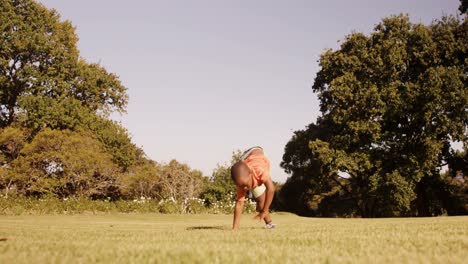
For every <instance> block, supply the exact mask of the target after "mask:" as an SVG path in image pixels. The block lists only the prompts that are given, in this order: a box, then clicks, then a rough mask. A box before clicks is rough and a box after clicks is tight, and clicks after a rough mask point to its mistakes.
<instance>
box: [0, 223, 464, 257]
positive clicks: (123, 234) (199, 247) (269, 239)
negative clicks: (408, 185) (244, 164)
mask: <svg viewBox="0 0 468 264" xmlns="http://www.w3.org/2000/svg"><path fill="white" fill-rule="evenodd" d="M242 220H243V221H242V229H241V230H239V231H238V232H232V231H230V230H229V227H230V223H231V216H227V215H151V214H127V215H124V214H120V215H117V214H116V215H74V216H66V215H58V216H1V217H0V240H5V239H6V241H0V263H44V262H47V263H58V262H60V263H61V262H64V263H70V262H72V263H76V262H82V263H89V262H108V263H110V262H112V263H129V262H134V263H147V262H157V263H169V262H170V263H174V262H176V263H180V262H183V263H216V262H218V263H233V262H234V263H239V262H241V261H247V263H251V262H252V260H255V261H259V262H260V263H312V262H332V263H336V262H350V261H351V262H360V263H362V262H368V263H382V262H394V263H395V262H398V263H429V262H432V263H462V262H464V261H465V260H466V258H468V217H438V218H400V219H397V218H394V219H317V218H300V217H297V216H294V215H289V214H280V215H278V214H276V215H274V221H275V222H276V223H277V224H278V228H277V229H276V230H265V229H263V225H261V224H260V223H258V222H256V221H254V220H251V216H250V215H244V216H243V219H242ZM465 263H466V262H465Z"/></svg>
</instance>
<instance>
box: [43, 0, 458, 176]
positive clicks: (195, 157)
mask: <svg viewBox="0 0 468 264" xmlns="http://www.w3.org/2000/svg"><path fill="white" fill-rule="evenodd" d="M39 2H41V3H43V4H45V5H46V6H47V7H50V8H55V9H57V10H58V11H59V13H60V14H61V15H62V18H63V19H68V20H71V21H72V23H73V25H75V26H76V27H77V34H78V36H79V38H80V41H79V43H78V46H79V49H80V51H81V56H82V57H83V58H85V59H86V60H88V61H90V62H100V63H101V65H103V66H105V67H106V69H108V70H109V71H111V72H114V73H116V74H117V75H119V76H120V79H121V80H122V82H123V84H124V85H125V86H127V87H128V89H129V90H128V94H129V96H130V103H129V105H128V114H126V115H123V116H117V117H116V119H117V120H120V121H122V123H123V124H124V126H125V127H127V128H128V130H129V131H130V133H131V135H132V136H133V141H134V142H135V143H136V144H137V145H139V146H143V149H144V150H145V152H146V153H147V154H148V156H149V157H151V158H152V159H154V160H156V161H160V162H167V161H169V160H171V159H173V158H175V159H177V160H179V161H181V162H186V163H188V164H189V165H190V166H191V167H193V168H196V169H200V170H202V171H203V172H204V173H205V174H206V175H210V174H211V172H212V170H213V169H214V168H215V166H216V164H217V163H224V162H227V161H228V160H230V156H231V153H232V151H233V150H236V149H245V148H248V147H250V146H253V145H260V146H263V147H264V149H265V150H266V152H267V154H268V155H269V157H270V159H271V163H272V173H273V179H274V180H276V181H280V182H283V181H285V180H286V177H287V175H286V174H285V172H284V171H283V170H282V169H281V168H280V167H279V163H280V162H281V159H282V155H283V150H284V146H285V144H286V143H287V142H288V140H289V139H290V138H291V136H292V132H293V131H294V130H298V129H302V128H304V126H305V125H307V124H309V123H311V122H312V121H315V119H316V117H317V116H318V115H319V111H318V109H319V107H318V101H317V98H316V96H315V95H314V94H313V93H312V90H311V85H312V83H313V80H314V77H315V73H316V72H317V71H318V63H317V60H318V58H319V55H320V53H322V52H323V51H324V50H325V49H327V48H336V47H338V43H337V41H338V40H340V39H343V38H344V36H345V35H347V34H349V33H350V32H352V31H360V32H365V33H368V32H370V31H371V30H372V28H373V27H374V25H375V24H377V23H378V22H379V21H380V20H381V18H382V17H385V16H389V15H392V14H399V13H409V14H410V17H411V19H412V21H413V22H423V23H426V24H427V23H429V22H430V21H431V20H433V19H435V18H440V17H441V16H442V15H443V14H454V13H456V12H457V8H458V5H459V1H458V0H437V1H436V0H432V1H430V0H411V1H408V0H406V1H402V0H398V1H393V0H387V1H381V0H360V1H357V0H354V1H346V0H342V1H336V0H327V1H291V0H288V1H286V0H285V1H272V0H270V1H255V0H250V1H248V0H244V1H242V0H238V1H222V0H212V1H204V0H197V1H176V0H172V1H149V0H148V1H141V0H140V1H138V0H135V1H116V0H66V1H64V0H41V1H39ZM251 112H255V114H251Z"/></svg>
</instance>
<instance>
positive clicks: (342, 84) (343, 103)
mask: <svg viewBox="0 0 468 264" xmlns="http://www.w3.org/2000/svg"><path fill="white" fill-rule="evenodd" d="M467 52H468V23H467V21H466V19H463V20H460V19H459V18H455V17H444V18H442V19H441V20H437V21H434V22H433V23H432V24H431V25H429V26H425V25H422V24H413V23H411V22H410V21H409V18H408V17H407V16H403V15H400V16H393V17H390V18H385V19H383V21H382V22H381V23H379V24H378V25H377V26H376V27H375V29H374V31H373V32H372V33H371V34H370V35H369V36H367V35H364V34H362V33H352V34H350V35H348V36H347V37H346V39H345V40H344V41H343V43H342V44H341V47H340V48H339V49H338V50H328V51H326V52H325V53H324V54H322V56H321V58H320V66H321V69H320V71H319V72H318V73H317V77H316V79H315V82H314V85H313V91H314V92H316V93H317V94H318V97H319V100H320V107H321V112H322V115H321V116H320V117H319V118H318V120H317V124H316V126H318V129H320V130H324V131H326V136H325V137H323V138H320V137H318V138H311V140H310V141H309V142H307V145H308V146H309V148H310V150H311V152H312V154H310V156H312V158H311V160H312V161H313V162H318V164H320V168H319V169H318V172H314V173H308V172H305V173H303V174H302V175H303V177H308V178H309V179H310V180H314V181H315V182H318V183H321V182H322V183H323V182H324V181H323V180H322V181H319V179H320V178H321V177H326V178H328V181H325V182H327V184H328V182H330V181H334V182H336V183H337V184H338V185H339V186H340V188H341V189H342V191H343V193H344V194H346V195H347V196H348V198H349V199H351V201H352V206H353V207H354V208H355V209H356V211H357V213H358V214H360V215H362V216H365V217H372V216H395V215H406V214H409V213H410V212H411V210H412V208H413V206H415V200H416V197H417V195H418V194H417V188H416V187H417V185H418V184H420V183H423V182H424V181H422V180H423V179H424V178H428V179H431V178H436V177H440V168H441V167H443V165H445V164H446V162H447V161H448V160H449V159H450V157H451V153H452V152H451V151H450V143H451V142H452V141H461V142H464V143H465V144H466V143H467V138H468V136H467V127H468V109H467V107H468V89H467V81H468V78H467V74H468V72H467V64H468V59H467ZM296 140H297V139H296V138H293V139H292V140H291V141H293V142H294V141H296ZM290 144H291V143H290ZM302 148H303V147H301V149H302ZM293 155H295V154H293ZM292 162H293V160H292V159H290V157H288V155H286V156H285V158H284V164H283V166H284V167H285V168H287V169H288V168H289V167H290V165H291V164H293V163H292ZM299 167H300V166H299ZM340 171H341V172H346V173H347V175H349V176H348V177H347V178H346V179H345V180H343V179H342V178H341V177H339V176H338V175H339V174H338V172H340ZM293 175H294V174H293ZM418 212H419V215H422V214H424V212H426V213H427V211H425V210H423V209H422V208H420V209H419V210H418V209H416V213H415V214H418Z"/></svg>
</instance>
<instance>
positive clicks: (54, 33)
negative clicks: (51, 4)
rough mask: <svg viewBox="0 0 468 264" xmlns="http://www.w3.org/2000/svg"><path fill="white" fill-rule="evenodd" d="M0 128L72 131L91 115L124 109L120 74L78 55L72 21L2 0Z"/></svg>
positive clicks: (33, 5) (21, 0) (28, 3)
mask: <svg viewBox="0 0 468 264" xmlns="http://www.w3.org/2000/svg"><path fill="white" fill-rule="evenodd" d="M0 32H2V34H1V35H0V126H1V127H5V126H7V125H9V124H11V123H12V122H14V121H15V120H16V119H18V118H20V117H21V116H24V117H25V118H26V123H27V124H28V125H29V126H31V127H33V128H35V129H37V128H40V127H42V126H43V125H48V126H49V127H52V128H60V129H63V128H70V129H73V128H74V127H75V126H76V123H77V122H78V123H79V122H84V120H83V119H85V118H86V117H87V116H88V115H89V113H90V112H91V113H97V114H104V115H106V114H108V113H109V112H111V111H114V110H117V111H121V112H123V111H125V106H126V104H127V95H126V93H125V92H126V88H125V87H124V86H123V85H122V84H121V83H120V81H119V79H118V78H117V76H115V75H114V74H110V73H108V72H107V71H106V70H105V69H104V68H103V67H101V66H100V65H98V64H90V63H87V62H86V61H84V60H83V59H82V58H80V57H79V52H78V49H77V47H76V44H77V40H78V37H77V35H76V34H75V29H74V27H73V26H72V25H71V23H70V22H69V21H61V20H60V16H59V14H58V13H57V12H56V11H55V10H53V9H52V10H49V9H47V8H45V7H44V6H43V5H41V4H39V3H37V2H36V1H32V0H0Z"/></svg>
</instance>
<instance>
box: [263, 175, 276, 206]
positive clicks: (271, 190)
mask: <svg viewBox="0 0 468 264" xmlns="http://www.w3.org/2000/svg"><path fill="white" fill-rule="evenodd" d="M265 187H266V194H265V205H264V206H263V212H269V210H270V205H271V203H272V202H273V196H274V195H275V185H274V184H273V181H272V180H271V179H268V180H267V181H266V182H265Z"/></svg>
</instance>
